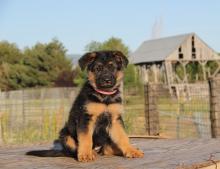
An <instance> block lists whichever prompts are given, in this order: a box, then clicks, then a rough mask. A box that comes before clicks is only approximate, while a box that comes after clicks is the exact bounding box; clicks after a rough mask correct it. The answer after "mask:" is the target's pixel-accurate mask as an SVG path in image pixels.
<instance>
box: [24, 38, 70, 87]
mask: <svg viewBox="0 0 220 169" xmlns="http://www.w3.org/2000/svg"><path fill="white" fill-rule="evenodd" d="M24 55H25V59H24V64H25V65H26V66H28V67H30V69H32V70H35V74H38V85H46V86H53V85H54V84H55V82H56V81H57V78H60V75H61V74H63V72H71V71H72V63H71V61H70V59H68V58H67V57H66V49H65V48H64V46H63V45H62V43H61V42H59V41H58V40H56V39H53V40H52V42H50V43H48V44H42V43H38V44H36V45H35V46H34V47H32V48H31V49H29V48H27V49H26V50H25V51H24ZM60 80H61V79H60Z"/></svg>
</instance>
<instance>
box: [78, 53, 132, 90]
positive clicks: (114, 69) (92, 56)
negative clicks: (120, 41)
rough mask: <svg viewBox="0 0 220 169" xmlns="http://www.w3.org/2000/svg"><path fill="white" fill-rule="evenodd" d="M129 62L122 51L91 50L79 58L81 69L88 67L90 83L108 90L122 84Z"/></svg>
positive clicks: (99, 88)
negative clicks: (124, 71)
mask: <svg viewBox="0 0 220 169" xmlns="http://www.w3.org/2000/svg"><path fill="white" fill-rule="evenodd" d="M127 64H128V59H127V58H126V57H125V56H124V55H123V53H122V52H120V51H98V52H91V53H86V54H85V55H83V56H82V57H81V58H80V59H79V66H80V67H81V69H82V70H84V69H87V72H88V80H89V82H90V84H91V85H92V86H93V87H94V88H95V89H98V90H102V91H107V92H108V91H113V90H114V89H115V88H117V87H118V86H119V85H120V82H121V80H122V79H123V70H124V68H125V67H126V66H127Z"/></svg>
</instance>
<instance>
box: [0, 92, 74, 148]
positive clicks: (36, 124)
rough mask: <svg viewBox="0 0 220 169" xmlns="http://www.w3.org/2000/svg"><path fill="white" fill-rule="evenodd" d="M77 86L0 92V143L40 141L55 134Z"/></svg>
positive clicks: (55, 135)
mask: <svg viewBox="0 0 220 169" xmlns="http://www.w3.org/2000/svg"><path fill="white" fill-rule="evenodd" d="M77 92H78V89H76V88H43V89H28V90H19V91H10V92H1V93H0V142H3V143H6V144H11V143H26V142H43V141H48V140H52V139H54V138H56V137H57V134H58V133H59V130H60V128H61V127H62V126H63V124H64V123H65V121H66V119H67V117H68V112H69V109H70V106H71V105H72V102H73V100H74V98H75V96H76V93H77Z"/></svg>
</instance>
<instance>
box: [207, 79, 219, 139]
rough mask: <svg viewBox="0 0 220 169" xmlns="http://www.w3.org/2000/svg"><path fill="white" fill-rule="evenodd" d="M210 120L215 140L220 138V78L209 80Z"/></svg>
mask: <svg viewBox="0 0 220 169" xmlns="http://www.w3.org/2000/svg"><path fill="white" fill-rule="evenodd" d="M209 88H210V120H211V134H212V137H213V138H220V101H219V100H220V92H219V91H220V78H210V79H209Z"/></svg>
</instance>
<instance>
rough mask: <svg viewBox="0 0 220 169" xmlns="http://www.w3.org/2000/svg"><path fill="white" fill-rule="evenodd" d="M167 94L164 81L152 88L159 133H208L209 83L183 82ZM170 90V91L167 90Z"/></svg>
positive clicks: (171, 135)
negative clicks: (153, 89)
mask: <svg viewBox="0 0 220 169" xmlns="http://www.w3.org/2000/svg"><path fill="white" fill-rule="evenodd" d="M175 89H176V90H177V91H178V94H177V92H176V93H174V95H171V94H170V91H169V87H168V86H167V85H158V86H157V87H156V89H155V91H154V92H155V97H157V102H156V104H157V111H158V114H159V130H160V131H159V133H160V135H161V136H165V137H169V138H189V137H190V138H208V137H211V123H210V97H209V85H208V83H203V84H185V85H184V84H183V85H177V86H175ZM171 92H172V91H171Z"/></svg>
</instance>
